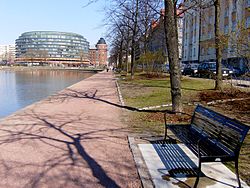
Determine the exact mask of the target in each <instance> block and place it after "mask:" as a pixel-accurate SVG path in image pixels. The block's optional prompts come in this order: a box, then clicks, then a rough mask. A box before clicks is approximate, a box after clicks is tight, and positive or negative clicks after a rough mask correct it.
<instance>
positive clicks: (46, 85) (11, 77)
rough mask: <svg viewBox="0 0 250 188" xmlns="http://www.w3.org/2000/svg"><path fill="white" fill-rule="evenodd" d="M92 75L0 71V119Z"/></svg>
mask: <svg viewBox="0 0 250 188" xmlns="http://www.w3.org/2000/svg"><path fill="white" fill-rule="evenodd" d="M91 75H93V73H90V72H80V71H66V70H65V71H64V70H30V71H28V70H25V71H9V70H8V71H7V70H0V118H3V117H5V116H8V115H10V114H12V113H13V112H16V111H17V110H19V109H21V108H24V107H25V106H27V105H30V104H32V103H34V102H36V101H39V100H41V99H44V98H46V97H48V96H49V95H52V94H54V93H56V92H58V91H60V90H62V89H64V88H66V87H68V86H70V85H72V84H74V83H77V82H79V81H81V80H83V79H85V78H87V77H89V76H91Z"/></svg>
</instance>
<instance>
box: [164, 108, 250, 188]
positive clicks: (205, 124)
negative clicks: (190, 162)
mask: <svg viewBox="0 0 250 188" xmlns="http://www.w3.org/2000/svg"><path fill="white" fill-rule="evenodd" d="M164 119H165V138H164V139H165V140H166V139H167V137H168V135H167V130H168V129H170V130H171V131H172V132H173V133H174V134H175V135H176V137H177V138H178V140H180V141H181V142H182V143H184V144H185V145H186V146H187V147H188V148H189V149H190V150H191V151H192V152H193V153H194V154H195V155H196V156H197V157H198V159H199V160H198V172H197V178H196V181H195V184H194V187H195V188H196V187H197V185H198V182H199V178H200V176H201V174H202V173H201V163H203V162H228V161H234V162H235V172H236V177H237V181H238V184H239V187H241V183H240V178H239V170H238V159H239V154H240V149H241V146H242V143H243V141H244V139H245V137H246V135H247V132H248V130H249V128H250V127H249V126H247V125H245V124H243V123H241V122H239V121H237V120H235V119H231V118H229V117H226V116H224V115H222V114H220V113H217V112H215V111H213V110H211V109H208V108H205V107H203V106H201V105H197V107H196V109H195V111H194V113H193V116H192V120H191V123H190V124H188V125H172V124H171V125H169V124H167V123H166V114H165V115H164Z"/></svg>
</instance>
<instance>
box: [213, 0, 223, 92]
mask: <svg viewBox="0 0 250 188" xmlns="http://www.w3.org/2000/svg"><path fill="white" fill-rule="evenodd" d="M214 8H215V22H214V33H215V50H216V80H215V89H216V90H221V89H222V72H221V69H222V64H221V61H222V49H221V45H220V44H221V32H220V12H221V10H220V9H221V7H220V0H215V1H214Z"/></svg>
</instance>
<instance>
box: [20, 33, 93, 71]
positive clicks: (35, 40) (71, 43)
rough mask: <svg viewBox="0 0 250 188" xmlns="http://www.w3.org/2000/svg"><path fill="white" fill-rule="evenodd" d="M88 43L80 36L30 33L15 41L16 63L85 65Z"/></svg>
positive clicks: (73, 34)
mask: <svg viewBox="0 0 250 188" xmlns="http://www.w3.org/2000/svg"><path fill="white" fill-rule="evenodd" d="M88 51H89V42H88V41H87V40H86V39H85V38H84V37H83V36H81V35H79V34H75V33H68V32H57V31H32V32H26V33H23V34H21V36H19V38H18V39H16V62H17V63H39V64H44V63H48V64H51V63H52V64H56V65H58V64H64V65H68V66H70V65H80V64H86V63H88V62H89V60H88Z"/></svg>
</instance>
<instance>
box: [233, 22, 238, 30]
mask: <svg viewBox="0 0 250 188" xmlns="http://www.w3.org/2000/svg"><path fill="white" fill-rule="evenodd" d="M236 25H237V23H236V21H233V22H232V31H233V32H234V31H236Z"/></svg>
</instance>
